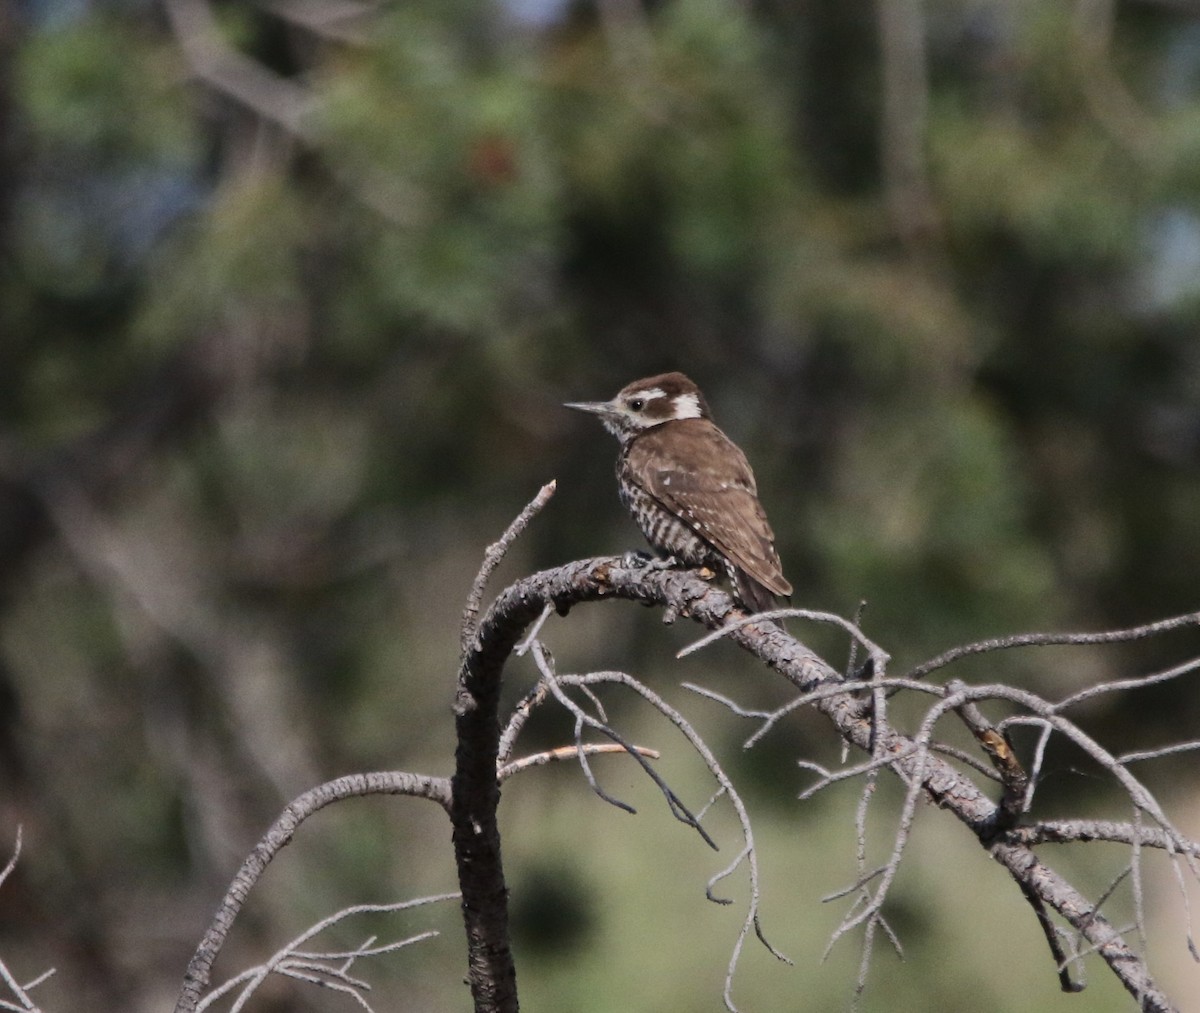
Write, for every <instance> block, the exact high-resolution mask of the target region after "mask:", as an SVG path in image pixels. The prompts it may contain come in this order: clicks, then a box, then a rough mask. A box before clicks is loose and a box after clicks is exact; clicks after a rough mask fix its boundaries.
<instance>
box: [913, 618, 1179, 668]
mask: <svg viewBox="0 0 1200 1013" xmlns="http://www.w3.org/2000/svg"><path fill="white" fill-rule="evenodd" d="M1197 625H1200V612H1189V613H1187V614H1186V615H1181V616H1175V617H1173V618H1171V619H1160V620H1159V621H1158V622H1154V623H1146V624H1145V625H1144V626H1134V627H1131V628H1130V629H1127V630H1109V631H1107V632H1103V633H1016V634H1013V635H1011V636H1007V637H993V638H991V639H990V640H979V641H976V642H975V643H973V644H964V645H962V646H961V647H952V648H950V650H948V651H945V652H943V653H942V654H939V655H938V656H937V657H935V658H931V659H930V660H929V661H923V662H922V663H921V664H919V665H917V667H916V668H913V669H911V670H910V671H909V672H908V673H907V674H906V678H909V679H921V678H924V677H925V676H927V675H929V674H930V673H931V672H936V671H937V670H938V669H939V668H945V667H946V666H947V665H949V664H951V663H952V662H955V661H958V660H959V659H960V658H965V657H968V656H969V655H972V654H984V653H987V652H989V651H1004V650H1008V649H1009V648H1012V647H1056V646H1057V647H1061V646H1067V645H1081V644H1119V643H1125V642H1126V641H1130V640H1141V639H1143V638H1145V637H1152V636H1155V635H1156V634H1159V633H1166V632H1167V631H1169V630H1177V629H1182V628H1183V627H1186V626H1197Z"/></svg>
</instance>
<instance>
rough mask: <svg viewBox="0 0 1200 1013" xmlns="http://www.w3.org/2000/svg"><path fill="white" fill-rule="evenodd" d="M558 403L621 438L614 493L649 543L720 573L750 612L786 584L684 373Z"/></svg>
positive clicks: (743, 479)
mask: <svg viewBox="0 0 1200 1013" xmlns="http://www.w3.org/2000/svg"><path fill="white" fill-rule="evenodd" d="M566 407H567V408H575V409H577V410H578V411H583V412H591V413H592V414H593V415H599V416H600V421H601V422H603V423H604V428H605V429H607V430H608V431H609V432H610V433H612V434H613V435H614V436H615V437H616V438H617V439H618V440H620V441H621V452H620V455H619V456H618V457H617V483H618V487H619V489H620V493H621V502H623V503H624V504H625V507H626V509H627V510H628V511H629V512H630V513H631V514H632V515H633V519H634V520H635V521H636V522H637V525H638V527H640V528H641V529H642V534H644V535H645V536H646V540H647V541H648V542H649V543H650V545H651V546H652V547H653V548H654V550H655V551H656V552H658V553H660V554H661V555H664V556H673V557H674V558H675V560H676V561H678V562H679V563H682V564H683V565H685V566H695V567H700V566H703V567H708V568H709V569H711V570H713V571H715V572H717V573H722V574H724V575H725V576H726V577H728V578H729V581H730V583H732V584H733V587H734V591H735V593H736V596H737V598H738V600H739V601H740V602H741V604H742V606H743V607H744V608H746V609H749V610H750V611H752V612H761V611H763V610H765V609H768V608H770V607H771V606H772V604H773V601H774V598H776V597H783V596H786V595H790V594H791V593H792V585H791V584H789V583H788V582H787V580H786V579H784V576H783V569H782V567H781V566H780V563H779V556H778V554H777V553H776V552H775V535H774V533H773V532H772V531H771V525H770V524H768V523H767V515H766V513H765V512H764V511H763V508H762V504H760V503H759V502H758V491H757V489H756V487H755V484H754V473H753V472H752V471H751V470H750V465H749V463H748V462H747V461H746V455H745V454H743V453H742V452H741V450H740V449H739V448H738V447H737V445H736V444H735V443H734V442H733V441H732V440H731V439H729V437H728V436H726V435H725V434H724V433H723V432H721V430H720V429H718V428H717V427H716V426H715V425H714V424H713V421H712V419H711V418H710V417H709V414H708V405H707V404H706V403H705V401H704V395H703V394H701V393H700V388H699V387H697V386H696V385H695V384H694V383H692V381H691V380H689V379H688V378H687V377H686V376H684V375H683V374H682V373H663V374H662V375H660V376H651V377H647V378H646V379H645V380H635V381H634V382H633V383H631V384H629V386H628V387H624V388H622V389H621V390H620V391H619V392H618V393H617V396H616V397H614V398H613V399H612V400H611V401H581V402H571V403H568V404H567V405H566Z"/></svg>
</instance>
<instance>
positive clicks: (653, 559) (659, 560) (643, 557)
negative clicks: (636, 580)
mask: <svg viewBox="0 0 1200 1013" xmlns="http://www.w3.org/2000/svg"><path fill="white" fill-rule="evenodd" d="M621 565H622V566H627V567H629V568H630V569H647V570H669V569H671V567H673V566H678V565H679V560H677V559H676V558H675V557H674V556H666V557H665V558H664V557H662V556H651V555H650V554H649V553H646V552H635V551H634V550H632V549H631V550H630V551H628V552H626V553H625V554H624V555H622V556H621Z"/></svg>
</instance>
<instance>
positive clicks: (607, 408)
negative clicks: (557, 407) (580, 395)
mask: <svg viewBox="0 0 1200 1013" xmlns="http://www.w3.org/2000/svg"><path fill="white" fill-rule="evenodd" d="M563 407H564V408H574V409H575V411H577V412H589V413H590V414H592V415H612V414H613V404H612V402H611V401H567V402H565V403H564V404H563Z"/></svg>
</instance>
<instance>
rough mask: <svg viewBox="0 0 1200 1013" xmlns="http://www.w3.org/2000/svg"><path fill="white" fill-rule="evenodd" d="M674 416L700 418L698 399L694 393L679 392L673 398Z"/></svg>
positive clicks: (678, 417)
mask: <svg viewBox="0 0 1200 1013" xmlns="http://www.w3.org/2000/svg"><path fill="white" fill-rule="evenodd" d="M675 418H677V419H698V418H700V399H699V398H698V397H696V395H695V394H679V395H677V396H676V398H675Z"/></svg>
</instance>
